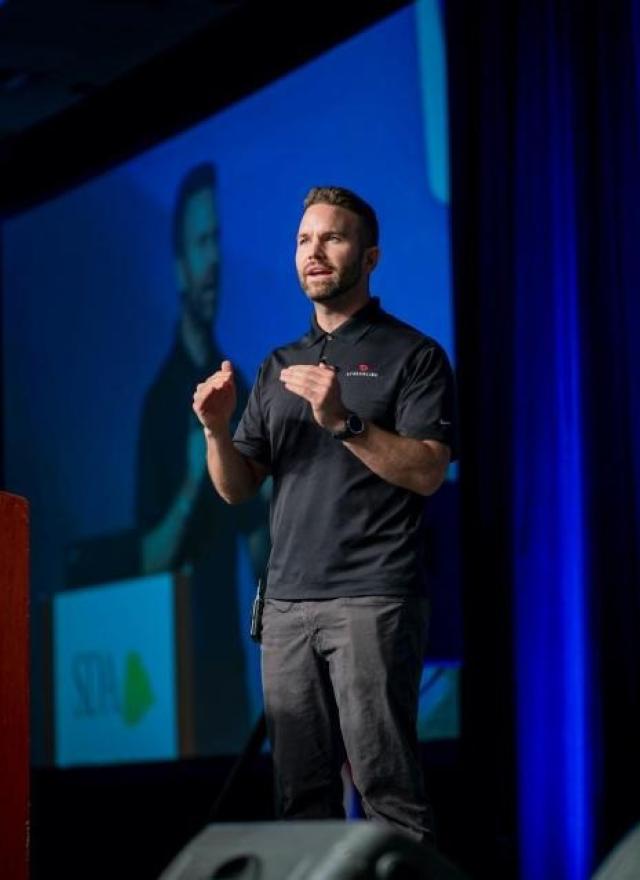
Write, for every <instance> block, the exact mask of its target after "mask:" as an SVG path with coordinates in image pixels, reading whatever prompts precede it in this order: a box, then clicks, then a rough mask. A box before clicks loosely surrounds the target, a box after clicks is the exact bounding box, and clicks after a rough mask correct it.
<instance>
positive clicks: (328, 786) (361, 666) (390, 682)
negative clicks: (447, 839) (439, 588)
mask: <svg viewBox="0 0 640 880" xmlns="http://www.w3.org/2000/svg"><path fill="white" fill-rule="evenodd" d="M427 618H428V606H427V602H426V601H425V600H424V599H421V598H419V597H416V596H402V597H399V596H398V597H395V596H358V597H355V598H342V599H326V600H322V601H301V602H288V601H282V600H278V599H267V600H266V602H265V607H264V616H263V628H262V681H263V688H264V701H265V714H266V719H267V728H268V732H269V738H270V740H271V747H272V751H273V759H274V766H275V775H276V788H277V794H278V801H279V809H280V813H281V815H282V816H283V817H284V818H292V819H293V818H295V819H322V818H327V819H328V818H344V809H343V793H342V780H341V777H340V768H341V766H342V763H343V761H344V756H345V751H346V757H347V759H348V761H349V764H350V765H351V772H352V775H353V780H354V783H355V785H356V788H357V789H358V791H359V793H360V796H361V798H362V804H363V808H364V810H365V813H366V815H367V817H368V818H371V819H378V820H381V821H384V822H387V823H390V824H391V825H394V826H396V827H397V828H401V829H403V830H405V831H408V832H409V833H411V834H412V835H413V836H414V837H417V838H419V839H425V840H429V839H430V838H431V832H432V822H431V813H430V809H429V807H428V805H427V803H426V799H425V794H424V787H423V777H422V770H421V767H420V761H419V751H418V741H417V734H416V716H417V704H418V691H419V686H420V676H421V670H422V662H423V654H424V647H425V639H426V630H427Z"/></svg>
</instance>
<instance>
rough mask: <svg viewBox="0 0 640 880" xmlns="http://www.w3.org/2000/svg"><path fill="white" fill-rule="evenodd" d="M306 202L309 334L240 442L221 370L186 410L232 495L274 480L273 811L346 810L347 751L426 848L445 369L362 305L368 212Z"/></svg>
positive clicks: (279, 369) (360, 784)
mask: <svg viewBox="0 0 640 880" xmlns="http://www.w3.org/2000/svg"><path fill="white" fill-rule="evenodd" d="M304 207H305V210H304V214H303V216H302V220H301V223H300V227H299V230H298V237H297V247H296V268H297V272H298V276H299V280H300V283H301V285H302V288H303V290H304V292H305V293H306V295H307V297H308V298H309V299H310V300H311V303H312V304H313V309H314V318H313V323H312V327H311V331H310V332H309V333H307V334H306V335H305V336H303V337H302V338H301V339H300V340H298V341H297V342H296V343H293V344H291V345H287V346H284V347H283V348H279V349H277V350H276V351H274V352H273V353H272V354H271V355H270V356H269V357H268V358H267V359H266V360H265V361H264V363H263V364H262V367H261V369H260V372H259V375H258V378H257V380H256V382H255V385H254V387H253V390H252V393H251V396H250V399H249V402H248V405H247V407H246V409H245V410H244V413H243V416H242V418H241V420H240V424H239V426H238V429H237V430H236V432H235V436H234V438H233V439H232V436H231V432H230V429H229V424H230V420H231V418H232V414H233V412H234V411H235V408H236V390H235V380H234V371H233V368H232V365H231V364H230V363H229V361H224V362H223V363H222V367H221V369H220V370H219V371H218V372H216V373H214V374H213V375H212V376H210V377H209V378H208V379H207V380H206V381H205V382H203V383H201V384H199V385H198V386H197V388H196V392H195V394H194V404H193V407H194V411H195V413H196V415H197V416H198V418H199V420H200V422H201V423H202V425H203V426H204V433H205V436H206V441H207V463H208V468H209V473H210V476H211V479H212V481H213V484H214V486H215V487H216V489H217V491H218V493H219V494H220V495H221V496H222V497H223V498H224V499H225V500H226V501H228V502H229V503H231V504H235V503H238V502H241V501H244V500H246V499H248V498H251V497H252V496H253V495H254V494H255V493H256V491H258V487H259V486H260V485H261V483H262V481H263V480H264V479H265V478H266V477H267V475H269V474H271V475H272V476H273V501H272V510H271V538H272V552H271V559H270V567H269V576H268V584H267V592H266V600H265V607H264V618H263V638H262V668H263V687H264V698H265V712H266V717H267V725H268V730H269V735H270V739H271V743H272V748H273V757H274V766H275V773H276V782H277V788H278V794H279V801H280V806H281V811H282V815H283V816H285V817H290V818H300V819H302V818H330V817H340V816H343V815H344V813H343V807H342V790H341V781H340V766H341V764H342V761H343V746H344V750H346V756H347V758H348V760H349V763H350V765H351V771H352V774H353V779H354V782H355V785H356V787H357V788H358V791H359V792H360V795H361V798H362V802H363V807H364V810H365V812H366V814H367V816H368V817H370V818H375V819H379V820H382V821H386V822H389V823H391V824H392V825H393V826H395V827H397V828H400V829H403V830H405V831H407V832H408V833H410V834H412V835H413V836H414V837H417V838H418V839H424V840H429V839H430V835H431V834H432V827H431V819H430V811H429V808H428V806H427V804H426V800H425V795H424V791H423V784H422V773H421V770H420V764H419V756H418V743H417V736H416V714H417V700H418V688H419V682H420V675H421V669H422V662H423V653H424V638H425V631H426V603H425V600H424V598H423V594H422V574H423V572H422V559H421V544H422V541H421V537H422V536H421V518H422V510H423V505H424V496H426V495H430V494H432V493H433V492H435V491H436V489H437V488H438V487H439V486H440V484H441V483H442V482H443V480H444V478H445V474H446V470H447V465H448V463H449V460H450V457H451V450H452V444H453V437H452V421H453V415H452V413H453V389H452V375H451V370H450V367H449V364H448V362H447V359H446V356H445V355H444V353H443V351H442V349H441V348H440V347H439V346H438V345H437V343H436V342H434V340H432V339H429V338H428V337H425V336H423V335H422V334H421V333H419V332H418V331H417V330H414V329H413V328H411V327H409V326H408V325H406V324H404V323H402V322H400V321H398V320H397V319H395V318H393V317H392V316H391V315H388V314H387V313H386V312H384V311H383V310H382V309H381V308H380V305H379V303H378V300H377V299H375V298H372V297H371V296H370V294H369V276H370V274H371V272H372V271H373V270H374V268H375V267H376V264H377V262H378V259H379V248H378V223H377V219H376V216H375V213H374V211H373V209H372V208H371V207H370V206H369V205H368V204H367V203H366V202H364V201H363V200H362V199H361V198H360V197H358V196H357V195H355V194H354V193H352V192H350V191H349V190H345V189H342V188H338V187H322V188H314V189H312V190H311V191H310V192H309V194H308V196H307V198H306V199H305V202H304Z"/></svg>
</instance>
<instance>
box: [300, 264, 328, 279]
mask: <svg viewBox="0 0 640 880" xmlns="http://www.w3.org/2000/svg"><path fill="white" fill-rule="evenodd" d="M332 271H333V270H332V269H330V268H329V267H328V266H312V267H311V268H310V269H307V271H306V273H305V274H306V275H307V276H311V277H314V276H318V275H331V274H332Z"/></svg>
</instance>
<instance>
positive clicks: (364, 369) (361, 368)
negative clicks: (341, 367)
mask: <svg viewBox="0 0 640 880" xmlns="http://www.w3.org/2000/svg"><path fill="white" fill-rule="evenodd" d="M345 375H346V376H359V377H361V378H364V379H377V378H378V376H379V375H380V374H379V373H378V371H377V370H376V368H375V367H372V366H371V365H370V364H357V365H356V367H355V369H353V370H347V372H346V373H345Z"/></svg>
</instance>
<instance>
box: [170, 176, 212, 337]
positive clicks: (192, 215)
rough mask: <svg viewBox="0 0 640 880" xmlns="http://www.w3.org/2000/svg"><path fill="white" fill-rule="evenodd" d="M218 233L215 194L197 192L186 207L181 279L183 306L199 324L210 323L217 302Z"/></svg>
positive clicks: (179, 263) (179, 270)
mask: <svg viewBox="0 0 640 880" xmlns="http://www.w3.org/2000/svg"><path fill="white" fill-rule="evenodd" d="M218 231H219V230H218V216H217V211H216V205H215V201H214V196H213V192H212V191H211V190H210V189H203V190H201V191H200V192H197V193H194V194H193V195H192V196H191V198H190V199H189V200H188V201H187V204H186V206H185V212H184V220H183V225H182V240H183V251H182V255H181V256H180V257H179V258H178V276H179V282H180V286H181V288H182V291H183V295H184V307H185V308H186V309H187V310H188V311H189V312H190V313H191V316H192V317H193V318H195V319H196V320H197V321H199V322H202V323H207V324H210V323H211V321H212V319H213V317H214V315H215V312H216V306H217V302H218V279H219V272H220V250H219V242H218Z"/></svg>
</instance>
